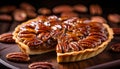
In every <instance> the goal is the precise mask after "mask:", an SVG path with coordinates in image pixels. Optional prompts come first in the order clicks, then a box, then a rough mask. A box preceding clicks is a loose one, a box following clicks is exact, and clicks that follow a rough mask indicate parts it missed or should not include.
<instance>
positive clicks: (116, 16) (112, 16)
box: [108, 13, 120, 23]
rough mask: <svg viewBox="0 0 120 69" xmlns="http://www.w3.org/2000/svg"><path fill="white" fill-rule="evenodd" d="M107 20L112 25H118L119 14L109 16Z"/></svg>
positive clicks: (119, 20)
mask: <svg viewBox="0 0 120 69" xmlns="http://www.w3.org/2000/svg"><path fill="white" fill-rule="evenodd" d="M108 20H109V21H110V22H112V23H119V22H120V15H119V14H116V13H114V14H109V15H108Z"/></svg>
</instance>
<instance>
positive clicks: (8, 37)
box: [0, 33, 15, 43]
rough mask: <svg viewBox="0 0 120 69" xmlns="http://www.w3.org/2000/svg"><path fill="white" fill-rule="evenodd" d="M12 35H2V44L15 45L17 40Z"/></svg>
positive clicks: (0, 40)
mask: <svg viewBox="0 0 120 69" xmlns="http://www.w3.org/2000/svg"><path fill="white" fill-rule="evenodd" d="M12 37H13V35H12V33H4V34H1V35H0V42H4V43H15V40H14V39H13V38H12Z"/></svg>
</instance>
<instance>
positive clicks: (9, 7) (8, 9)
mask: <svg viewBox="0 0 120 69" xmlns="http://www.w3.org/2000/svg"><path fill="white" fill-rule="evenodd" d="M15 9H16V7H15V6H13V5H7V6H2V7H1V8H0V12H1V13H10V12H12V11H14V10H15Z"/></svg>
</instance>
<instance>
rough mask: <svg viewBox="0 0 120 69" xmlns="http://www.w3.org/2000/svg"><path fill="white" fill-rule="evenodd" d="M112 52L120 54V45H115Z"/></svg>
mask: <svg viewBox="0 0 120 69" xmlns="http://www.w3.org/2000/svg"><path fill="white" fill-rule="evenodd" d="M111 50H112V51H114V52H120V43H116V44H113V45H112V46H111Z"/></svg>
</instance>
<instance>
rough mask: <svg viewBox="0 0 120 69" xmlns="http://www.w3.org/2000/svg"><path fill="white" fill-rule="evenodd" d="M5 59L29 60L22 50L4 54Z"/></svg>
mask: <svg viewBox="0 0 120 69" xmlns="http://www.w3.org/2000/svg"><path fill="white" fill-rule="evenodd" d="M6 58H7V60H9V61H14V62H27V61H29V60H30V58H29V56H28V55H27V54H25V53H22V52H13V53H9V54H7V55H6Z"/></svg>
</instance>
